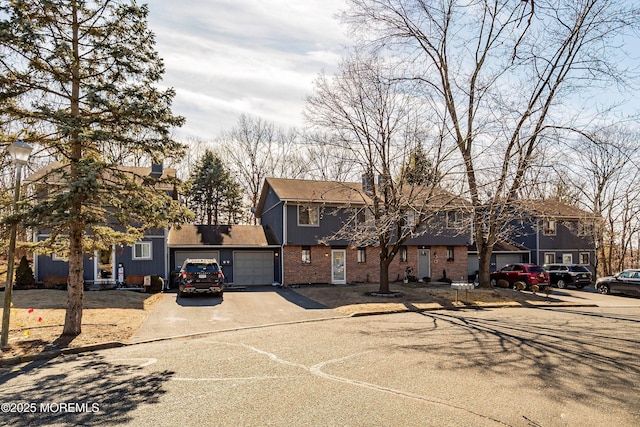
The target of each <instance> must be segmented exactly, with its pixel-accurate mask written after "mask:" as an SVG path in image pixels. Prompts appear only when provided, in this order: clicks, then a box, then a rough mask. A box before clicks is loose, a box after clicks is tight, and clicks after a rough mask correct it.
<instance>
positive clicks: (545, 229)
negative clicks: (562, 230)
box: [542, 219, 556, 236]
mask: <svg viewBox="0 0 640 427" xmlns="http://www.w3.org/2000/svg"><path fill="white" fill-rule="evenodd" d="M542 234H544V235H545V236H555V235H556V222H555V221H554V220H552V219H545V220H544V221H542Z"/></svg>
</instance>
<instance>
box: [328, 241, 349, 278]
mask: <svg viewBox="0 0 640 427" xmlns="http://www.w3.org/2000/svg"><path fill="white" fill-rule="evenodd" d="M346 260H347V251H346V249H332V250H331V283H333V284H335V285H344V284H346V283H347V268H346V267H347V263H346Z"/></svg>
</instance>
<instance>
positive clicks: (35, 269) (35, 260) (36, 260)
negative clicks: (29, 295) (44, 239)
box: [31, 228, 40, 282]
mask: <svg viewBox="0 0 640 427" xmlns="http://www.w3.org/2000/svg"><path fill="white" fill-rule="evenodd" d="M31 233H32V235H31V241H32V242H36V243H37V242H38V241H37V240H36V239H37V238H38V231H37V230H36V229H35V228H34V229H32V230H31ZM39 261H40V255H39V254H38V252H37V251H34V252H33V276H34V277H35V279H36V282H38V281H39V277H38V274H39V271H38V270H39V267H38V264H40V262H39Z"/></svg>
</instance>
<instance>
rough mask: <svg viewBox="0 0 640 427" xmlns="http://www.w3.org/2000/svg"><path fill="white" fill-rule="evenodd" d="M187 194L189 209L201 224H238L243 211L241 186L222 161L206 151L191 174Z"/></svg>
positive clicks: (209, 151)
mask: <svg viewBox="0 0 640 427" xmlns="http://www.w3.org/2000/svg"><path fill="white" fill-rule="evenodd" d="M188 184H189V185H188V189H187V191H186V196H187V205H188V206H189V208H191V210H192V211H193V212H195V213H196V220H197V221H198V222H200V223H202V224H207V225H219V224H221V223H222V222H223V221H224V222H226V223H227V224H235V223H237V221H238V218H239V216H240V213H241V211H242V196H241V193H240V186H239V184H238V183H237V182H236V181H235V180H234V179H233V178H232V177H231V173H230V172H229V170H228V169H227V168H226V167H225V166H224V164H223V163H222V160H220V158H219V157H218V156H217V155H215V154H214V153H213V152H212V151H211V150H207V151H206V152H205V153H204V155H203V156H202V158H201V159H200V161H199V162H198V164H197V165H196V167H195V168H194V171H193V172H192V174H191V177H190V178H189V182H188Z"/></svg>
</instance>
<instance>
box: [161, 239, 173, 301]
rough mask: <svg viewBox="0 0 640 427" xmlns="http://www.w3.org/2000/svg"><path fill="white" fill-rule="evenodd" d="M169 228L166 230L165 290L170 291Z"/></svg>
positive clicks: (164, 246)
mask: <svg viewBox="0 0 640 427" xmlns="http://www.w3.org/2000/svg"><path fill="white" fill-rule="evenodd" d="M168 244H169V228H168V227H165V229H164V245H162V246H163V248H164V288H165V289H169V279H171V277H170V275H169V246H168Z"/></svg>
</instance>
